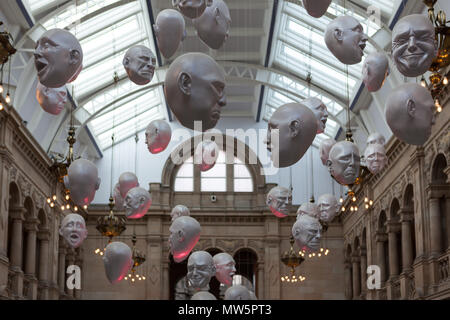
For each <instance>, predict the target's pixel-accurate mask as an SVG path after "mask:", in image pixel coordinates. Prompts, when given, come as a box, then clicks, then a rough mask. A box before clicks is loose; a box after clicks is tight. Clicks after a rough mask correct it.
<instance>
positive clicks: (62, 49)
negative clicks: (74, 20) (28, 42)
mask: <svg viewBox="0 0 450 320" xmlns="http://www.w3.org/2000/svg"><path fill="white" fill-rule="evenodd" d="M34 59H35V60H34V62H35V66H36V70H37V75H38V79H39V82H40V83H42V84H43V85H44V86H46V87H50V88H59V87H62V86H63V85H65V84H66V83H67V82H69V81H70V80H71V79H72V78H73V77H74V75H75V74H76V73H77V72H78V71H79V68H80V66H81V64H82V63H83V50H82V49H81V45H80V43H79V42H78V40H77V38H75V36H74V35H72V34H71V33H70V32H69V31H66V30H63V29H51V30H48V31H46V32H45V33H44V34H43V35H42V36H41V38H39V40H38V41H37V43H36V49H35V51H34Z"/></svg>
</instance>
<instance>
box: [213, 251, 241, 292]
mask: <svg viewBox="0 0 450 320" xmlns="http://www.w3.org/2000/svg"><path fill="white" fill-rule="evenodd" d="M213 260H214V265H215V266H216V278H217V280H218V281H219V282H220V283H223V284H225V285H228V286H230V285H231V284H232V282H233V276H234V274H235V273H236V267H235V266H236V262H235V261H234V259H233V257H232V256H231V255H229V254H228V253H226V252H221V253H217V254H215V255H214V257H213Z"/></svg>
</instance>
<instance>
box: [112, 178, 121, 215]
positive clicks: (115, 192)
mask: <svg viewBox="0 0 450 320" xmlns="http://www.w3.org/2000/svg"><path fill="white" fill-rule="evenodd" d="M113 198H114V206H115V207H116V209H117V210H123V198H122V195H121V194H120V189H119V183H118V182H117V183H116V184H115V185H114V190H113Z"/></svg>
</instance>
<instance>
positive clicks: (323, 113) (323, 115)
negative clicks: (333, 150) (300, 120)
mask: <svg viewBox="0 0 450 320" xmlns="http://www.w3.org/2000/svg"><path fill="white" fill-rule="evenodd" d="M302 104H304V105H305V106H307V107H308V108H309V109H311V111H312V112H313V113H314V116H315V117H316V119H317V134H319V133H323V132H324V131H325V126H326V124H327V119H328V111H327V106H326V105H325V104H324V103H323V102H322V101H320V99H317V98H308V99H306V100H303V101H302Z"/></svg>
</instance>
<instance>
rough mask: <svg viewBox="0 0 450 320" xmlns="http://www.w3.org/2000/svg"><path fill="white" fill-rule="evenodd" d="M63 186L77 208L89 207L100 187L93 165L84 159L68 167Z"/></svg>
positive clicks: (96, 171)
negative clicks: (67, 190)
mask: <svg viewBox="0 0 450 320" xmlns="http://www.w3.org/2000/svg"><path fill="white" fill-rule="evenodd" d="M64 185H65V186H66V188H67V189H69V191H70V198H71V199H72V200H73V202H75V204H77V205H79V206H84V205H89V204H90V203H91V202H92V200H94V197H95V192H96V191H97V190H98V188H99V187H100V178H99V177H98V170H97V167H96V166H95V164H93V163H92V162H91V161H89V160H86V159H77V160H75V161H74V162H72V164H71V165H70V166H69V169H68V170H67V176H65V177H64Z"/></svg>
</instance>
